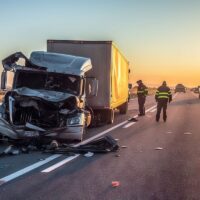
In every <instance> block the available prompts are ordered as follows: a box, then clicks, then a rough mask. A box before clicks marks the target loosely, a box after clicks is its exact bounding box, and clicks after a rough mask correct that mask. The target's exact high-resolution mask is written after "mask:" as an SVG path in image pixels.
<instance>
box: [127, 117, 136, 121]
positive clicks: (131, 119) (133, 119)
mask: <svg viewBox="0 0 200 200" xmlns="http://www.w3.org/2000/svg"><path fill="white" fill-rule="evenodd" d="M128 121H129V122H137V121H138V119H136V118H134V117H132V118H130V119H128Z"/></svg>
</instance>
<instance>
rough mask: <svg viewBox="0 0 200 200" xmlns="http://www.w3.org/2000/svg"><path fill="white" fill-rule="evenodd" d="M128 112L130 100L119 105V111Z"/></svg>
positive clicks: (121, 112)
mask: <svg viewBox="0 0 200 200" xmlns="http://www.w3.org/2000/svg"><path fill="white" fill-rule="evenodd" d="M127 112H128V102H125V103H123V104H122V105H121V106H120V107H119V113H120V114H126V113H127Z"/></svg>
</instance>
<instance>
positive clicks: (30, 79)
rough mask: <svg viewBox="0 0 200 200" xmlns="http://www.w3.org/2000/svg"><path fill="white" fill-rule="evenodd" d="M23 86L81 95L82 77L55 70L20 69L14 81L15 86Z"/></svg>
mask: <svg viewBox="0 0 200 200" xmlns="http://www.w3.org/2000/svg"><path fill="white" fill-rule="evenodd" d="M21 87H27V88H30V89H38V90H42V89H45V90H51V91H58V92H68V93H71V94H74V95H79V93H80V77H78V76H74V75H68V74H60V73H53V72H41V71H40V72H38V71H26V70H18V71H17V74H16V79H15V82H14V88H21Z"/></svg>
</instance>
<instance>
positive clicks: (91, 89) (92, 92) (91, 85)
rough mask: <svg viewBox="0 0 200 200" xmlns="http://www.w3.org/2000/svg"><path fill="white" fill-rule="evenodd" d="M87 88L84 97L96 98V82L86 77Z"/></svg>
mask: <svg viewBox="0 0 200 200" xmlns="http://www.w3.org/2000/svg"><path fill="white" fill-rule="evenodd" d="M86 85H87V87H86V95H87V96H97V93H98V80H97V79H96V78H90V77H87V84H86Z"/></svg>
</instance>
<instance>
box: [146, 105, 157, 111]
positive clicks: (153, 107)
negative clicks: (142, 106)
mask: <svg viewBox="0 0 200 200" xmlns="http://www.w3.org/2000/svg"><path fill="white" fill-rule="evenodd" d="M156 106H157V105H154V106H152V107H151V108H149V109H147V110H146V112H145V113H147V112H149V111H151V110H153V109H155V108H156Z"/></svg>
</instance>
